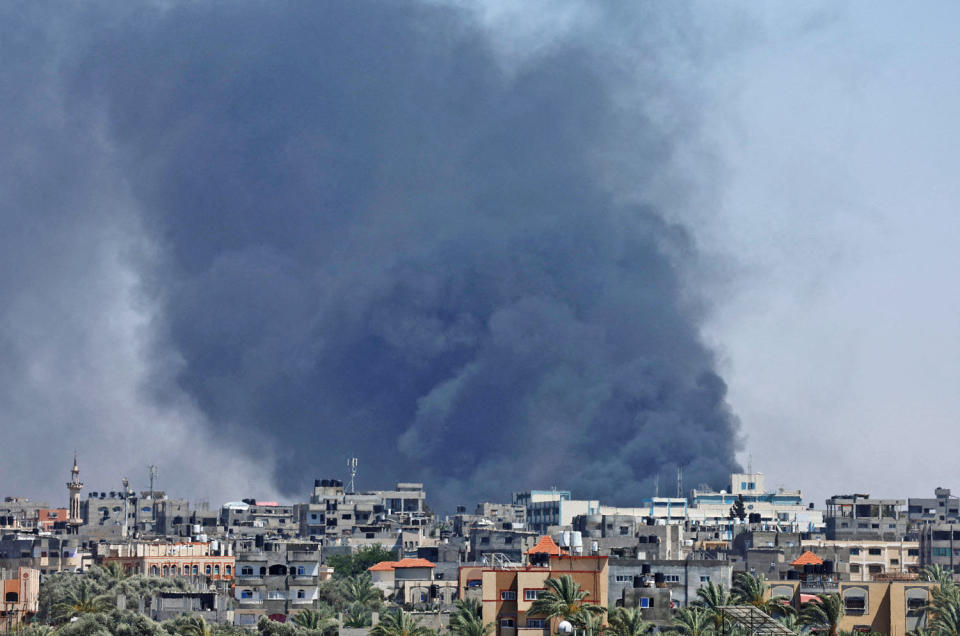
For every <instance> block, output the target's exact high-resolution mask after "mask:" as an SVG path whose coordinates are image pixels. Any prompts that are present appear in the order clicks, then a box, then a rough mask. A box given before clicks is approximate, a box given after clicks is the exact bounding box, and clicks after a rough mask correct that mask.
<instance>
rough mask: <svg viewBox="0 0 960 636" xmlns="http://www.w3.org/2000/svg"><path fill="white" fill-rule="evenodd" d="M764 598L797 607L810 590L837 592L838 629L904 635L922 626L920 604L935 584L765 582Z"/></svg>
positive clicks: (807, 598)
mask: <svg viewBox="0 0 960 636" xmlns="http://www.w3.org/2000/svg"><path fill="white" fill-rule="evenodd" d="M767 583H768V585H769V592H768V597H782V598H784V599H787V600H789V602H790V604H791V605H792V606H793V607H794V608H796V609H799V608H800V605H801V604H802V602H804V601H807V600H809V599H810V598H812V595H813V594H814V593H821V594H822V593H837V594H840V596H841V597H842V598H843V601H844V610H845V612H846V615H845V616H844V617H843V619H842V620H841V621H840V626H839V627H840V631H842V632H857V631H863V632H879V633H881V634H887V635H888V636H905V635H906V634H907V632H910V631H913V630H915V629H917V628H918V627H923V626H924V625H925V622H924V621H925V620H926V618H925V616H924V611H923V607H924V605H926V603H927V601H928V600H929V599H930V590H931V588H934V587H936V584H935V583H930V582H927V581H868V582H853V581H851V582H841V583H835V584H822V583H821V584H820V585H819V586H817V587H816V588H805V587H804V585H805V584H804V583H803V582H801V581H768V582H767Z"/></svg>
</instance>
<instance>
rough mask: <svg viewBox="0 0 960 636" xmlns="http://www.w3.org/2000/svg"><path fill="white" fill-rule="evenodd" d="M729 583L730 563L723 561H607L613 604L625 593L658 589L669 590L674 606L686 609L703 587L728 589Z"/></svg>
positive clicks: (731, 577) (731, 572)
mask: <svg viewBox="0 0 960 636" xmlns="http://www.w3.org/2000/svg"><path fill="white" fill-rule="evenodd" d="M732 582H733V564H731V563H730V562H729V561H726V560H722V559H686V560H683V561H678V560H672V561H666V560H663V561H662V560H638V559H611V560H610V581H609V590H610V598H611V599H613V600H614V601H616V600H618V599H621V598H623V596H624V594H623V593H624V590H630V589H635V588H643V587H660V588H667V589H669V590H670V599H671V601H672V602H673V603H674V604H676V606H677V607H686V606H687V605H688V604H690V603H691V602H692V601H695V600H696V599H697V590H698V589H700V588H701V587H703V586H704V585H706V584H708V583H717V584H720V585H723V586H724V587H726V588H727V589H729V588H730V586H731V584H732ZM641 607H643V606H641Z"/></svg>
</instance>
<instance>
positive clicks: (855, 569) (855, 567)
mask: <svg viewBox="0 0 960 636" xmlns="http://www.w3.org/2000/svg"><path fill="white" fill-rule="evenodd" d="M859 573H860V564H859V563H851V564H850V574H859Z"/></svg>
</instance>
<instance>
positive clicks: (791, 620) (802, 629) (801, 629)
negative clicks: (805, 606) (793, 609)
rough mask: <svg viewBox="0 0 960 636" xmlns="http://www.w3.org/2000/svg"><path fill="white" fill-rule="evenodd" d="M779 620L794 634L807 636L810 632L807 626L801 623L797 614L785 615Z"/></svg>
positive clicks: (778, 618) (779, 617)
mask: <svg viewBox="0 0 960 636" xmlns="http://www.w3.org/2000/svg"><path fill="white" fill-rule="evenodd" d="M777 620H778V621H779V622H780V624H781V625H783V626H784V627H786V628H787V629H789V630H791V631H792V632H793V633H794V634H806V633H807V632H809V631H810V630H809V629H807V626H806V625H804V624H803V623H801V622H800V619H799V618H798V617H797V615H796V614H784V615H783V616H778V617H777Z"/></svg>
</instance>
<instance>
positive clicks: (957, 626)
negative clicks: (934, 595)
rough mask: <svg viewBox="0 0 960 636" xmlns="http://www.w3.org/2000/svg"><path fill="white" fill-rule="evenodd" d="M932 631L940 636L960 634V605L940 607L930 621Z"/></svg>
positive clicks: (951, 604) (953, 604)
mask: <svg viewBox="0 0 960 636" xmlns="http://www.w3.org/2000/svg"><path fill="white" fill-rule="evenodd" d="M930 628H931V630H932V631H933V632H934V633H936V634H938V636H957V635H958V634H960V605H958V604H957V603H949V604H946V605H943V606H941V607H938V608H937V610H936V614H934V616H933V618H932V619H931V620H930Z"/></svg>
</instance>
